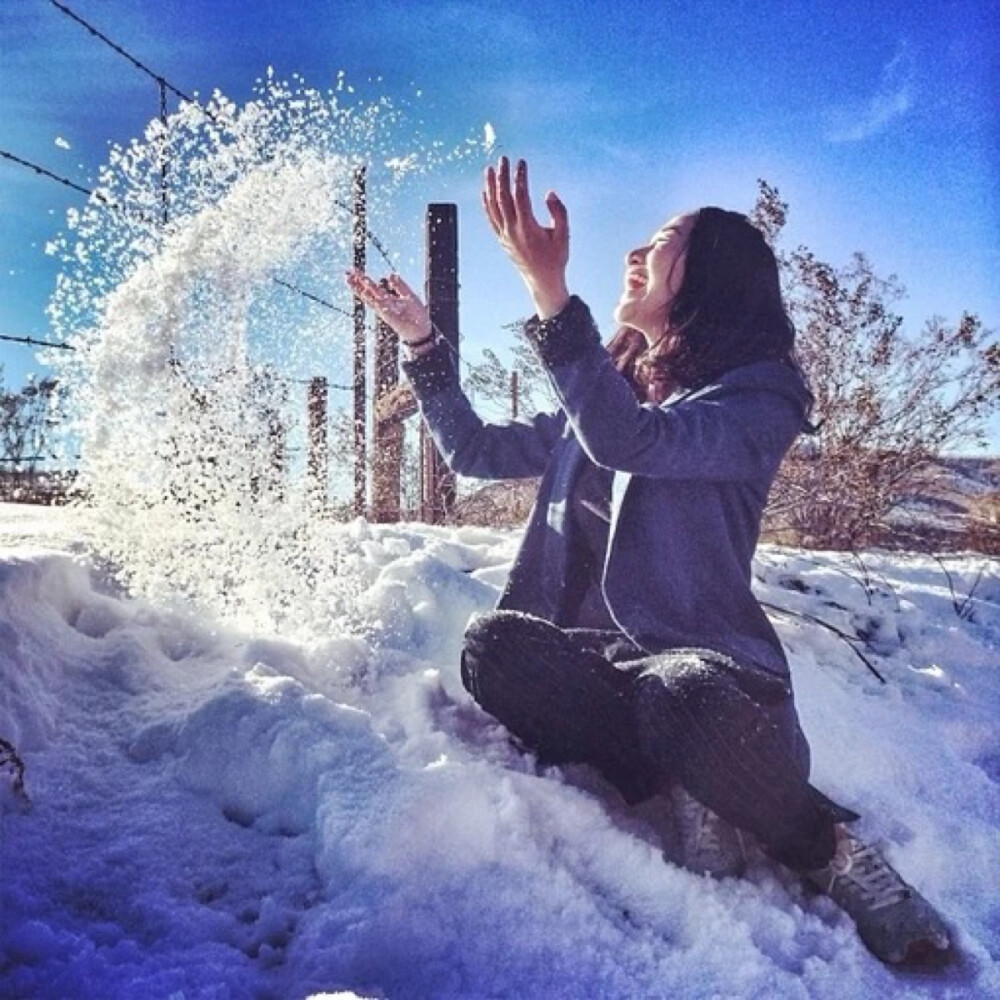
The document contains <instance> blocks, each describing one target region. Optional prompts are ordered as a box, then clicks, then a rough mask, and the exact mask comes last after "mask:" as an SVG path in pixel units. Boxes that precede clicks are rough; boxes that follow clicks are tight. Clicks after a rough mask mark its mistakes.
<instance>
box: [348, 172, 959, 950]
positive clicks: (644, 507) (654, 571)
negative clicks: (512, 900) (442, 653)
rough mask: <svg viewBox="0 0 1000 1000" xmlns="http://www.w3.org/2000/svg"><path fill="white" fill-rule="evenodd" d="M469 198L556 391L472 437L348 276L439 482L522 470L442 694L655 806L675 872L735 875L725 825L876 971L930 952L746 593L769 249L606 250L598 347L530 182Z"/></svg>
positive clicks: (765, 477)
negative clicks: (525, 499)
mask: <svg viewBox="0 0 1000 1000" xmlns="http://www.w3.org/2000/svg"><path fill="white" fill-rule="evenodd" d="M510 173H511V172H510V166H509V163H508V161H507V159H506V158H505V157H504V158H501V160H500V164H499V169H498V170H494V169H493V168H490V169H489V170H488V171H487V173H486V185H485V191H484V193H483V205H484V208H485V211H486V215H487V218H488V219H489V222H490V225H491V226H492V228H493V230H494V232H495V233H496V235H497V237H498V239H499V241H500V244H501V246H502V247H503V249H504V250H505V251H506V253H507V254H508V256H509V257H510V259H511V260H512V261H513V263H514V265H515V266H516V267H517V269H518V270H519V271H520V273H521V275H522V277H523V278H524V280H525V282H526V284H527V286H528V289H529V291H530V292H531V295H532V298H533V299H534V304H535V309H536V313H537V315H536V316H535V317H533V318H532V319H531V320H529V321H528V323H527V325H526V333H527V336H528V338H529V339H530V340H531V342H532V343H533V344H534V346H535V348H536V349H537V352H538V355H539V357H540V358H541V360H542V362H543V363H544V365H545V367H546V369H547V371H548V374H549V377H550V379H551V382H552V386H553V388H554V389H555V392H556V395H557V397H558V400H559V404H560V407H559V410H558V411H557V412H556V413H548V414H539V415H538V416H536V417H534V419H532V420H531V421H530V422H528V423H517V422H515V423H509V424H486V423H483V421H481V420H480V419H479V418H478V417H477V416H476V415H475V413H474V412H473V410H472V408H471V406H470V404H469V401H468V400H467V399H466V397H465V395H464V394H463V393H462V390H461V388H460V386H459V380H458V376H457V373H456V371H455V368H454V365H453V363H452V358H451V356H450V353H449V349H448V346H447V345H446V344H445V343H444V342H442V341H441V340H440V339H439V338H438V336H437V333H436V331H435V330H433V329H432V326H431V322H430V317H429V315H428V312H427V309H426V308H425V306H424V305H423V303H422V302H421V301H420V300H419V299H418V298H417V296H416V295H415V294H414V293H413V292H412V290H411V289H410V288H409V287H408V286H407V285H406V284H405V283H404V282H403V280H402V279H401V278H399V277H398V276H393V277H392V278H390V279H389V283H388V288H382V287H380V286H379V285H377V284H376V283H375V282H373V281H372V280H370V279H369V278H367V277H365V276H364V275H362V274H360V273H357V272H352V273H350V274H349V275H348V283H349V285H350V287H351V289H352V290H353V292H354V293H355V295H357V296H358V297H360V298H361V299H362V300H363V301H365V302H366V303H367V304H368V305H369V306H370V307H372V308H373V309H374V310H375V312H376V313H377V314H378V315H379V316H380V317H381V318H382V319H383V320H385V321H386V322H387V323H388V324H389V325H390V326H391V327H392V328H393V329H394V330H395V331H396V333H397V334H398V335H399V337H400V338H401V339H402V340H403V342H404V344H406V346H407V347H408V348H409V354H410V357H409V360H408V361H406V362H405V363H404V366H403V367H404V369H405V371H406V374H407V376H408V378H409V380H410V383H411V384H412V386H413V389H414V391H415V393H416V395H417V398H418V400H419V402H420V409H421V413H422V415H423V417H424V419H425V420H426V422H427V425H428V426H429V428H430V430H431V433H432V434H433V436H434V439H435V441H436V442H437V445H438V447H439V448H440V450H441V452H442V454H443V455H444V457H445V460H446V461H447V462H448V465H449V466H450V467H451V468H452V469H453V470H454V471H455V472H457V473H459V474H461V475H465V476H473V477H477V478H484V479H500V478H513V477H522V476H523V477H527V476H541V477H542V480H541V486H540V488H539V493H538V499H537V502H536V504H535V508H534V511H533V513H532V515H531V519H530V522H529V524H528V527H527V530H526V532H525V535H524V540H523V542H522V545H521V548H520V551H519V553H518V556H517V559H516V561H515V563H514V566H513V568H512V570H511V573H510V579H509V582H508V584H507V588H506V590H505V592H504V594H503V597H502V598H501V600H500V603H499V606H498V609H497V610H496V611H495V612H493V613H492V614H489V615H486V616H484V617H481V618H479V619H477V620H476V621H474V622H473V624H472V625H471V626H470V628H469V630H468V632H467V634H466V640H465V649H464V652H463V657H462V678H463V681H464V683H465V686H466V687H467V688H468V690H469V691H470V692H471V694H472V696H473V697H474V698H475V699H476V701H477V702H478V703H479V704H480V705H481V706H482V707H483V708H485V709H486V710H487V711H488V712H490V713H492V714H493V715H494V716H495V717H496V718H497V719H499V720H500V721H501V722H503V723H504V725H505V726H506V727H507V728H508V729H509V730H510V731H511V732H512V733H513V734H515V735H516V736H517V737H518V738H519V739H520V740H521V741H522V742H523V743H524V744H525V745H526V746H527V747H529V748H530V749H531V750H533V751H534V752H535V753H537V755H538V757H539V758H540V759H541V760H543V761H544V762H546V763H568V762H583V763H588V764H591V765H593V766H595V767H596V768H598V769H599V770H600V772H601V773H602V774H603V775H604V776H605V777H606V778H607V779H608V780H609V781H611V782H612V783H613V784H614V785H615V787H616V788H617V789H618V790H619V791H620V792H621V794H622V796H623V797H624V798H625V800H626V801H627V802H629V803H633V804H634V803H639V802H642V801H644V800H647V799H651V798H652V797H654V796H666V797H669V798H670V799H671V800H672V804H673V809H674V815H675V819H676V823H677V826H678V829H679V832H680V843H681V846H682V855H683V861H684V863H685V864H686V865H687V866H688V867H690V868H692V869H694V870H697V871H702V872H708V873H710V874H713V875H716V876H726V875H737V874H739V873H740V872H741V871H742V870H743V866H744V854H743V840H742V834H741V831H746V832H747V833H750V834H752V835H753V836H755V837H756V838H757V839H758V841H759V842H760V844H761V845H762V847H763V849H764V850H765V851H766V853H767V854H768V855H769V856H770V857H772V858H774V859H776V860H777V861H779V862H781V863H782V864H784V865H787V866H788V867H789V868H791V869H794V870H795V871H797V872H800V873H802V875H803V876H804V877H805V878H806V879H807V880H808V881H809V882H811V883H812V884H813V885H815V886H817V887H819V889H820V890H822V891H824V892H827V893H829V895H830V896H832V897H833V898H834V899H835V900H836V901H837V902H838V903H839V904H840V905H841V906H842V907H843V908H844V909H845V910H846V911H847V912H848V913H849V914H850V915H851V916H852V917H853V918H854V919H855V921H856V922H857V925H858V929H859V932H860V934H861V937H862V938H863V939H864V941H865V943H866V944H867V945H868V947H869V948H870V949H871V950H872V951H873V952H874V953H875V954H876V955H878V956H879V957H880V958H882V959H883V960H885V961H889V962H902V961H907V960H909V959H911V958H915V957H924V956H926V955H932V954H934V953H936V952H939V951H943V950H945V949H947V948H948V946H949V940H948V934H947V931H946V929H945V927H944V925H943V923H942V922H941V920H940V918H939V917H938V916H937V915H936V914H935V913H934V911H933V910H932V909H931V907H930V906H929V904H928V903H927V902H926V901H925V900H924V899H923V898H922V897H921V896H920V895H919V894H918V893H916V892H915V891H914V890H913V889H911V888H910V887H909V886H907V885H906V883H904V882H903V880H902V879H901V878H900V877H899V875H898V874H897V873H896V872H895V871H894V870H893V869H892V868H891V867H890V866H889V865H888V863H887V862H886V861H885V860H884V859H883V858H882V857H880V855H879V854H877V853H876V852H875V851H874V850H873V849H872V848H871V847H870V846H868V845H866V844H864V843H862V842H861V841H860V840H859V839H857V837H856V836H854V835H852V834H850V833H848V831H847V829H846V827H845V826H844V823H845V822H848V821H850V820H854V819H857V816H856V814H854V813H852V812H850V811H849V810H847V809H844V808H842V807H840V806H838V805H836V804H835V803H833V802H831V801H830V800H829V799H827V798H826V797H825V796H824V795H822V794H821V793H820V792H818V791H817V790H816V789H814V788H813V787H812V786H811V785H810V784H809V782H808V776H809V747H808V744H807V742H806V740H805V737H804V736H803V734H802V731H801V729H800V727H799V722H798V718H797V715H796V711H795V705H794V702H793V697H792V687H791V681H790V677H789V671H788V664H787V662H786V659H785V656H784V653H783V651H782V648H781V644H780V642H779V640H778V637H777V635H776V634H775V631H774V629H773V628H772V626H771V624H770V622H769V621H768V619H767V617H766V616H765V614H764V612H763V611H762V609H761V607H760V605H759V604H758V603H757V601H756V600H755V599H754V597H753V594H752V593H751V589H750V581H751V560H752V557H753V553H754V549H755V546H756V544H757V538H758V533H759V528H760V520H761V515H762V512H763V510H764V505H765V502H766V500H767V494H768V490H769V489H770V486H771V483H772V481H773V479H774V477H775V474H776V473H777V471H778V466H779V465H780V464H781V460H782V457H783V456H784V454H785V452H786V451H787V450H788V448H789V446H790V445H791V444H792V442H793V441H794V440H795V438H796V436H797V435H798V434H799V433H800V431H802V430H803V428H804V427H805V426H806V425H807V420H808V416H809V411H810V405H811V402H812V399H811V396H810V393H809V390H808V388H807V386H806V385H805V382H804V380H803V377H802V373H801V371H800V369H799V367H798V366H797V364H796V362H795V358H794V352H793V346H794V330H793V328H792V325H791V323H790V321H789V319H788V316H787V314H786V312H785V309H784V306H783V303H782V298H781V291H780V286H779V281H778V270H777V265H776V263H775V259H774V255H773V254H772V252H771V250H770V248H769V247H768V246H767V244H766V242H765V240H764V238H763V236H762V235H761V233H760V232H759V231H758V230H756V229H755V228H754V227H753V226H752V225H751V224H750V223H749V222H748V221H747V219H746V218H745V217H744V216H742V215H739V214H737V213H735V212H728V211H723V210H722V209H718V208H703V209H701V210H699V211H696V212H689V213H686V214H683V215H678V216H676V217H675V218H673V219H671V220H670V221H669V222H667V223H666V224H665V225H664V226H662V227H661V228H660V229H658V230H657V231H656V232H655V233H654V234H653V236H652V238H651V239H650V241H649V243H648V244H647V245H645V246H643V247H639V248H637V249H635V250H632V251H630V252H629V253H628V255H627V256H626V259H625V287H624V290H623V292H622V296H621V299H620V301H619V303H618V306H617V309H616V311H615V319H616V320H617V321H618V323H620V324H621V325H622V328H621V329H620V331H619V332H618V334H617V335H616V336H615V337H614V338H613V339H612V340H611V341H610V343H609V344H608V346H607V348H605V347H603V346H602V344H601V341H600V338H599V336H598V333H597V329H596V327H595V325H594V321H593V319H592V318H591V314H590V311H589V310H588V308H587V306H586V305H585V304H584V303H583V302H582V301H581V300H580V299H579V298H577V297H576V296H571V295H570V294H569V292H568V290H567V287H566V265H567V261H568V258H569V235H568V226H567V214H566V209H565V207H564V206H563V205H562V203H561V202H560V201H559V199H558V198H557V197H556V195H555V194H554V193H551V192H550V193H549V194H548V195H547V197H546V199H545V200H546V205H547V207H548V209H549V212H550V214H551V217H552V225H551V226H543V225H541V224H539V222H538V221H536V219H535V217H534V214H533V212H532V208H531V203H530V199H529V195H528V179H527V167H526V165H525V163H524V162H523V161H520V162H519V163H518V164H517V169H516V173H515V177H514V179H513V185H512V183H511V176H510Z"/></svg>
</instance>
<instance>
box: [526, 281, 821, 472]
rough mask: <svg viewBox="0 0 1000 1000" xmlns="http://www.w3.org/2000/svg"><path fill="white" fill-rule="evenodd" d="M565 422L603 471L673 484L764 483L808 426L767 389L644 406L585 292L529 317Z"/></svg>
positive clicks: (794, 406) (722, 391) (723, 390)
mask: <svg viewBox="0 0 1000 1000" xmlns="http://www.w3.org/2000/svg"><path fill="white" fill-rule="evenodd" d="M525 332H526V334H527V335H528V338H529V339H530V340H531V341H532V342H533V343H534V345H535V348H536V350H537V351H538V353H539V355H540V357H541V359H542V361H543V362H544V364H545V366H546V368H547V370H548V373H549V378H550V380H551V382H552V385H553V386H554V388H555V390H556V393H557V395H558V397H559V400H560V402H561V404H562V407H563V410H564V411H565V413H566V417H567V419H568V421H569V423H570V424H571V426H572V428H573V431H574V432H575V434H576V436H577V438H578V440H579V441H580V444H581V446H582V447H583V449H584V451H585V452H586V453H587V455H588V456H589V457H590V459H591V460H592V461H593V462H595V463H596V464H597V465H601V466H604V467H606V468H610V469H614V470H616V471H619V472H627V473H631V474H633V475H638V476H648V477H658V478H666V479H713V480H748V481H750V480H756V481H760V479H761V477H762V476H766V477H771V476H773V475H774V473H775V472H776V471H777V468H778V465H779V464H780V462H781V459H782V457H783V456H784V454H785V452H786V450H787V449H788V447H789V446H790V445H791V443H792V441H793V440H794V439H795V437H796V435H797V434H798V433H799V431H800V430H801V429H802V426H803V412H802V408H801V406H800V404H799V403H798V402H797V401H796V400H795V399H793V398H790V397H789V396H786V395H784V394H783V393H781V392H779V391H777V390H774V389H769V388H766V387H764V386H761V385H760V384H748V385H740V384H738V382H734V383H733V384H729V385H727V384H726V381H725V379H723V380H721V381H720V383H719V384H717V385H716V386H713V387H710V388H709V389H707V390H704V391H701V392H699V393H698V394H697V395H695V396H694V397H693V398H688V399H682V400H680V401H678V402H674V403H665V404H662V405H659V406H656V405H651V404H640V403H639V402H638V401H637V400H636V398H635V394H634V393H633V391H632V389H631V387H630V386H629V385H628V383H627V381H626V380H625V378H624V377H623V376H622V375H621V373H620V372H618V371H617V369H616V368H615V367H614V364H613V363H612V360H611V357H610V355H609V354H608V352H607V351H606V350H605V349H604V348H603V347H602V346H601V343H600V338H599V336H598V333H597V329H596V327H595V326H594V321H593V318H592V317H591V315H590V310H589V309H588V308H587V306H586V305H585V304H584V303H583V302H582V301H581V300H580V299H578V298H577V297H576V296H573V297H572V298H571V299H570V301H569V303H568V304H567V305H566V306H565V307H564V309H563V310H562V311H561V312H560V313H559V314H558V315H556V316H554V317H552V318H550V319H548V320H545V321H540V320H538V319H537V317H536V318H535V319H532V320H529V321H528V323H527V325H526V328H525Z"/></svg>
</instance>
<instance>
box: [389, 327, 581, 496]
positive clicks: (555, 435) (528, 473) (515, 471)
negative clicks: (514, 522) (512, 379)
mask: <svg viewBox="0 0 1000 1000" xmlns="http://www.w3.org/2000/svg"><path fill="white" fill-rule="evenodd" d="M449 351H450V348H449V347H448V345H447V344H443V343H439V344H438V345H437V346H436V347H435V348H434V349H433V350H430V351H428V352H427V353H426V354H422V355H420V356H419V357H417V358H413V359H411V360H409V361H404V362H403V365H402V367H403V371H404V373H405V374H406V377H407V378H408V379H409V382H410V385H411V386H412V387H413V391H414V394H415V395H416V397H417V402H418V404H419V406H420V413H421V416H422V417H423V419H424V420H425V421H426V423H427V427H428V428H429V430H430V432H431V435H432V437H433V438H434V442H435V443H436V444H437V446H438V449H439V450H440V452H441V455H442V456H443V457H444V460H445V462H446V463H447V464H448V468H449V469H451V470H452V472H455V473H457V474H458V475H460V476H471V477H472V478H475V479H526V478H530V477H532V476H540V475H541V474H542V473H543V472H544V471H545V467H546V465H547V464H548V461H549V457H550V456H551V454H552V450H553V448H554V447H555V445H556V442H557V441H558V440H559V438H560V436H561V435H562V432H563V429H564V427H565V425H566V420H565V417H564V416H563V415H562V414H561V413H539V414H537V415H535V416H534V417H532V418H531V420H529V421H513V420H512V421H509V422H505V423H496V424H493V423H485V422H484V421H483V420H481V419H480V417H479V416H478V415H477V414H476V413H475V411H474V410H473V409H472V404H471V403H470V402H469V399H468V397H467V396H466V395H465V393H464V392H463V391H462V387H461V385H460V384H459V380H458V374H457V372H456V371H455V366H454V364H453V363H452V359H451V355H450V353H449Z"/></svg>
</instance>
